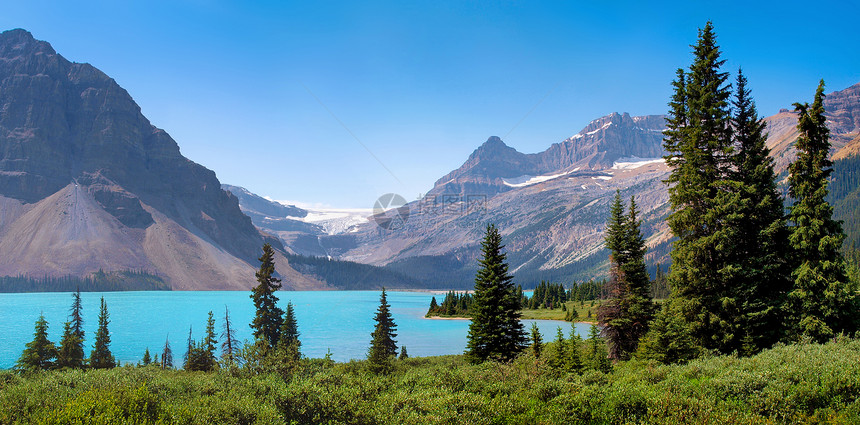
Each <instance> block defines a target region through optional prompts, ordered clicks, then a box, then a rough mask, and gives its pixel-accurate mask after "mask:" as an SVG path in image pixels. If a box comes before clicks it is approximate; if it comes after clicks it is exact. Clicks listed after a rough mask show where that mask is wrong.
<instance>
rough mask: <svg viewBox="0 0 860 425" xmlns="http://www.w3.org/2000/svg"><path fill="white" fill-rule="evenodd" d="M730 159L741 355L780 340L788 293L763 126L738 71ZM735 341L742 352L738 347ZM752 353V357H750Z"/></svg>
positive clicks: (784, 241) (778, 204)
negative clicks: (743, 341) (741, 341)
mask: <svg viewBox="0 0 860 425" xmlns="http://www.w3.org/2000/svg"><path fill="white" fill-rule="evenodd" d="M733 106H734V115H733V117H732V128H733V129H734V148H735V153H734V155H733V156H732V157H731V159H732V163H733V169H734V174H733V175H732V177H731V180H732V181H733V182H735V183H734V184H735V185H736V186H735V190H736V192H737V201H736V202H735V203H733V204H731V205H727V207H728V208H735V209H736V214H735V215H734V216H733V217H734V218H735V220H734V221H733V222H730V223H728V225H730V226H732V227H734V228H735V229H736V233H735V236H734V239H735V241H734V243H733V244H732V246H734V247H736V249H735V250H734V258H732V261H731V262H732V263H734V265H735V269H734V270H735V272H734V273H733V274H734V276H735V280H734V282H732V285H731V287H730V288H729V289H730V290H732V292H733V298H734V299H736V300H738V304H737V305H738V315H737V316H738V317H737V320H736V321H735V322H734V323H735V325H734V327H735V328H736V329H737V330H736V331H735V333H736V336H735V340H734V341H733V347H734V348H736V349H741V352H742V353H745V354H752V352H756V351H759V350H761V349H764V348H767V347H770V346H771V345H773V343H775V342H776V341H777V340H778V339H779V338H780V337H781V335H782V331H783V327H782V323H781V322H782V315H783V312H782V311H781V308H782V305H783V304H784V302H785V296H786V293H787V292H788V289H789V287H790V279H789V274H790V270H789V263H788V261H787V259H788V257H789V256H788V228H787V226H786V223H785V218H784V215H785V214H784V207H783V205H784V202H783V199H782V196H781V195H780V193H779V190H778V189H777V184H776V173H775V172H774V168H773V159H772V158H771V157H770V156H769V153H770V149H768V147H767V134H766V133H765V122H764V120H763V119H761V118H760V117H759V116H758V112H757V110H756V106H755V102H754V101H753V99H752V95H751V92H750V90H749V88H748V87H747V79H746V77H745V76H744V75H743V72H742V71H741V70H740V69H739V70H738V77H737V82H736V90H735V99H734V101H733ZM738 336H740V337H741V338H742V339H745V340H746V341H747V344H746V346H747V347H748V348H746V349H743V347H742V346H743V345H744V344H743V343H741V345H742V346H741V347H739V346H738V343H739V342H740V341H739V340H738ZM750 350H752V352H750Z"/></svg>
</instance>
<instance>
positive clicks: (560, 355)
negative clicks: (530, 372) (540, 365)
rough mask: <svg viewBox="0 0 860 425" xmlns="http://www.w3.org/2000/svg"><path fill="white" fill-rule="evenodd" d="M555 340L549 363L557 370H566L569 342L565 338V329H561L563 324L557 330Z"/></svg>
mask: <svg viewBox="0 0 860 425" xmlns="http://www.w3.org/2000/svg"><path fill="white" fill-rule="evenodd" d="M554 342H555V343H554V344H553V345H552V347H553V352H552V358H550V361H549V365H550V366H551V367H552V368H553V369H556V370H566V368H567V358H568V355H567V343H566V342H565V340H564V331H562V330H561V326H559V327H558V329H557V330H556V333H555V341H554Z"/></svg>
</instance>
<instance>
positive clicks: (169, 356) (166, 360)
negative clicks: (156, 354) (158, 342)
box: [161, 335, 173, 369]
mask: <svg viewBox="0 0 860 425" xmlns="http://www.w3.org/2000/svg"><path fill="white" fill-rule="evenodd" d="M161 368H162V369H172V368H173V350H171V349H170V335H168V336H167V339H165V340H164V350H163V351H162V353H161Z"/></svg>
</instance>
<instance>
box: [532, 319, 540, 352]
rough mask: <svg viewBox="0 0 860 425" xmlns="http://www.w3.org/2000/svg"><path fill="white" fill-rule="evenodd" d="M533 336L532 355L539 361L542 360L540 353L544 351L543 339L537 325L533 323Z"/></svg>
mask: <svg viewBox="0 0 860 425" xmlns="http://www.w3.org/2000/svg"><path fill="white" fill-rule="evenodd" d="M531 334H532V335H531V340H532V345H531V348H532V355H533V356H535V358H536V359H537V358H540V353H541V351H543V339H542V338H541V335H540V330H538V327H537V323H534V322H532V329H531Z"/></svg>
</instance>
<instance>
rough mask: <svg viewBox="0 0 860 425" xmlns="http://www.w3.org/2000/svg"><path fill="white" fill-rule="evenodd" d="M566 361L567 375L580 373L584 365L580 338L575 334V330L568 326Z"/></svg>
mask: <svg viewBox="0 0 860 425" xmlns="http://www.w3.org/2000/svg"><path fill="white" fill-rule="evenodd" d="M566 348H567V350H566V351H567V359H566V360H565V368H566V370H567V372H569V373H581V372H582V369H583V368H584V366H585V364H584V363H583V361H582V338H580V337H579V335H578V334H577V333H576V328H574V326H573V325H571V326H570V338H569V339H568V340H567V347H566Z"/></svg>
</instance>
